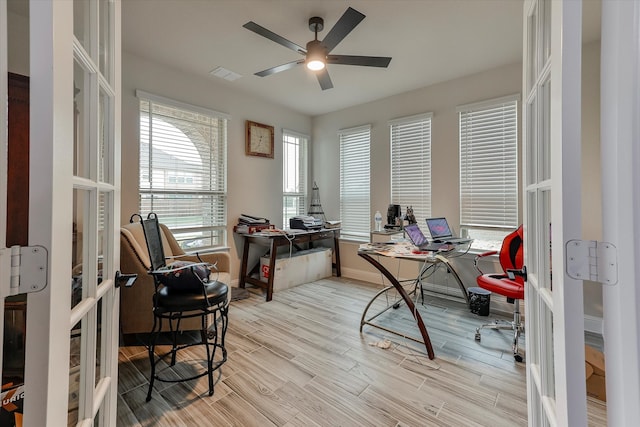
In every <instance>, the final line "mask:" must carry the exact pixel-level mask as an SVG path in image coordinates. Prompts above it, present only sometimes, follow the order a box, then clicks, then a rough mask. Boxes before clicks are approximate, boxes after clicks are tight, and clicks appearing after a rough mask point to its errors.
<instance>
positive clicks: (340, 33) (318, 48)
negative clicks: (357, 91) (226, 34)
mask: <svg viewBox="0 0 640 427" xmlns="http://www.w3.org/2000/svg"><path fill="white" fill-rule="evenodd" d="M364 18H365V15H363V14H362V13H360V12H358V11H357V10H355V9H353V8H351V7H350V8H348V9H347V10H346V11H345V12H344V14H343V15H342V16H341V17H340V19H339V20H338V22H336V24H335V25H334V26H333V28H332V29H331V30H330V31H329V33H328V34H327V35H326V37H325V38H324V40H322V41H320V40H318V32H320V31H322V30H323V28H324V20H323V19H322V18H320V17H317V16H314V17H312V18H309V30H311V31H313V33H314V34H315V38H314V40H311V41H310V42H309V43H307V47H306V49H305V48H303V47H302V46H299V45H297V44H295V43H293V42H290V41H289V40H287V39H285V38H284V37H282V36H279V35H278V34H276V33H274V32H272V31H269V30H267V29H266V28H264V27H262V26H260V25H258V24H256V23H255V22H253V21H249V22H247V23H246V24H244V25H243V27H244V28H246V29H248V30H251V31H253V32H254V33H256V34H258V35H261V36H262V37H266V38H268V39H269V40H271V41H274V42H276V43H278V44H280V45H282V46H284V47H286V48H288V49H291V50H293V51H295V52H298V53H299V54H301V55H304V59H299V60H297V61H292V62H288V63H286V64H282V65H278V66H276V67H272V68H268V69H266V70H263V71H259V72H257V73H255V75H256V76H260V77H266V76H269V75H271V74H275V73H279V72H280V71H285V70H288V69H290V68H293V67H295V66H296V65H300V64H306V66H307V68H309V69H310V70H313V71H315V73H316V76H317V78H318V82H319V83H320V87H321V88H322V90H326V89H331V88H332V87H333V83H332V82H331V78H330V77H329V72H328V71H327V67H326V65H327V64H338V65H360V66H365V67H382V68H386V67H387V66H389V62H391V58H389V57H384V56H357V55H330V54H329V53H330V52H331V51H332V50H333V49H334V48H335V47H336V46H337V45H338V43H340V42H341V41H342V39H344V38H345V37H346V36H347V34H349V33H350V32H351V31H352V30H353V29H354V28H355V27H356V26H357V25H358V24H359V23H360V22H361V21H362V20H363V19H364Z"/></svg>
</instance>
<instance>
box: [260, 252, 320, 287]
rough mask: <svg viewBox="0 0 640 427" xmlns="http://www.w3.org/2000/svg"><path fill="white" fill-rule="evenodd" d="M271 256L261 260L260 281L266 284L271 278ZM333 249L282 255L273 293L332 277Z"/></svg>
mask: <svg viewBox="0 0 640 427" xmlns="http://www.w3.org/2000/svg"><path fill="white" fill-rule="evenodd" d="M269 259H270V257H269V256H263V257H261V258H260V280H262V281H263V282H266V281H267V280H268V278H269V274H270V273H271V272H270V271H269ZM331 259H332V256H331V249H329V248H314V249H308V250H304V251H299V252H294V253H293V254H292V255H291V257H289V254H288V253H286V254H284V253H283V254H280V255H278V257H277V258H276V267H275V270H276V272H275V276H274V278H273V291H274V292H277V291H281V290H284V289H289V288H291V287H293V286H297V285H301V284H303V283H309V282H313V281H315V280H320V279H322V278H325V277H330V276H331V274H332V272H331Z"/></svg>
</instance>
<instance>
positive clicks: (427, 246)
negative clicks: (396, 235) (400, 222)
mask: <svg viewBox="0 0 640 427" xmlns="http://www.w3.org/2000/svg"><path fill="white" fill-rule="evenodd" d="M404 232H405V233H407V236H409V240H411V243H413V244H414V245H415V246H417V247H418V249H419V250H421V251H438V250H440V249H441V248H442V246H443V245H442V243H429V240H428V239H427V237H426V236H425V235H424V234H423V233H422V230H420V227H418V224H409V225H405V226H404Z"/></svg>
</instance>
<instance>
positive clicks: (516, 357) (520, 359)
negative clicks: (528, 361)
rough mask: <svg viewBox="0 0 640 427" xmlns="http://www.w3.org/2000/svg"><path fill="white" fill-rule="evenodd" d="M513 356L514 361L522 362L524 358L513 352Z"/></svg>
mask: <svg viewBox="0 0 640 427" xmlns="http://www.w3.org/2000/svg"><path fill="white" fill-rule="evenodd" d="M513 358H514V359H516V362H522V361H523V360H524V359H523V358H522V356H520V355H519V354H514V355H513Z"/></svg>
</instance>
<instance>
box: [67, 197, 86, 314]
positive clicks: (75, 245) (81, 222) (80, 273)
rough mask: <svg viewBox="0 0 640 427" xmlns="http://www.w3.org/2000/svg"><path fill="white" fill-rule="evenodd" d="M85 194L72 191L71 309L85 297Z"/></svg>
mask: <svg viewBox="0 0 640 427" xmlns="http://www.w3.org/2000/svg"><path fill="white" fill-rule="evenodd" d="M87 203H88V199H87V192H86V191H84V190H78V189H74V190H73V236H72V251H73V252H72V254H71V308H74V307H75V306H76V305H78V304H79V303H80V302H81V301H82V300H83V299H84V298H85V297H86V295H87V286H86V284H87V283H88V280H89V278H88V276H86V274H85V273H86V271H87V269H86V267H85V265H84V262H85V260H86V257H87V255H86V253H85V251H86V249H87V247H86V244H85V239H86V238H87V233H86V231H85V224H86V214H87V212H86V211H87Z"/></svg>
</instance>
